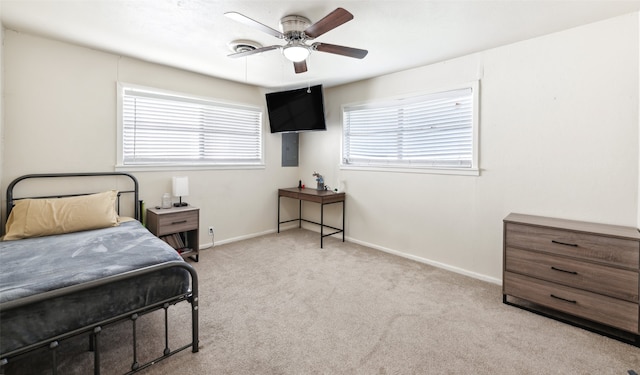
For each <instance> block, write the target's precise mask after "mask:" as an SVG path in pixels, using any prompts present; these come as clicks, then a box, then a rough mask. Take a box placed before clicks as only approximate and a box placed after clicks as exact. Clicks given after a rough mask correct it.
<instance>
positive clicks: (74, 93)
mask: <svg viewBox="0 0 640 375" xmlns="http://www.w3.org/2000/svg"><path fill="white" fill-rule="evenodd" d="M4 40H5V46H4V68H5V71H6V75H5V76H4V78H5V82H4V92H3V94H4V95H3V96H4V99H5V115H6V117H5V126H4V135H5V139H6V142H5V145H4V146H5V149H4V156H5V157H4V159H3V160H2V168H1V170H2V191H5V189H6V186H7V184H8V183H9V182H10V181H11V180H12V179H14V178H15V177H18V176H20V175H23V174H27V173H43V172H78V171H82V172H84V171H113V170H114V166H115V162H116V82H117V81H123V82H127V83H134V84H139V85H144V86H150V87H157V88H161V89H165V90H173V91H178V92H185V93H190V94H195V95H199V96H204V97H211V98H218V99H223V100H225V101H229V102H238V103H246V104H250V105H258V106H262V107H264V94H263V92H262V90H261V89H260V88H257V87H253V86H248V85H242V84H237V83H232V82H229V81H225V80H221V79H215V78H211V77H207V76H203V75H199V74H195V73H190V72H186V71H182V70H179V69H172V68H168V67H165V66H160V65H156V64H151V63H148V62H144V61H139V60H135V59H130V58H124V57H120V56H117V55H113V54H109V53H105V52H100V51H96V50H92V49H88V48H84V47H79V46H75V45H71V44H66V43H62V42H57V41H53V40H49V39H45V38H40V37H36V36H32V35H28V34H22V33H17V32H15V31H12V30H5V35H4ZM265 116H266V115H265ZM265 126H266V124H265ZM280 142H281V139H280V137H279V136H278V135H271V134H270V133H269V132H268V128H267V127H265V154H266V161H267V165H266V168H264V169H258V170H205V171H182V172H178V171H164V172H133V174H134V175H135V176H136V177H137V178H138V180H139V182H140V187H141V199H143V200H144V201H145V202H146V204H147V206H148V207H149V206H155V205H157V204H159V203H160V197H161V195H162V193H164V192H170V191H171V176H175V175H187V176H189V177H190V179H189V190H190V191H189V193H190V194H189V196H188V197H186V198H185V201H187V202H189V203H190V204H192V205H195V206H198V207H200V209H201V212H200V242H201V244H207V243H210V242H211V240H210V238H209V236H208V235H207V230H206V229H207V227H208V226H209V225H212V226H214V227H215V230H216V242H224V241H228V240H231V239H236V238H242V237H245V236H251V235H256V234H260V233H264V232H268V231H273V230H274V229H275V224H276V207H277V194H276V191H277V188H278V187H281V186H283V185H287V186H288V185H293V184H295V183H296V182H297V181H298V171H297V168H281V167H280V147H281V143H280Z"/></svg>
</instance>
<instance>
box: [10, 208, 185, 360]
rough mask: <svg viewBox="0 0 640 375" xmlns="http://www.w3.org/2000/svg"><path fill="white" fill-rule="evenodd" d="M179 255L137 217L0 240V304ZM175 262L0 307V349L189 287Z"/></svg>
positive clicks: (21, 345) (21, 344)
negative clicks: (92, 227) (58, 294)
mask: <svg viewBox="0 0 640 375" xmlns="http://www.w3.org/2000/svg"><path fill="white" fill-rule="evenodd" d="M169 261H181V262H183V260H182V257H181V256H180V255H179V254H178V253H177V252H176V251H175V250H174V249H173V248H172V247H171V246H169V245H168V244H166V243H165V242H164V241H162V240H160V239H158V238H157V237H155V236H154V235H152V234H151V233H150V232H149V231H148V230H147V229H146V228H144V227H143V226H142V225H141V224H140V222H138V221H128V222H124V223H121V224H120V225H119V226H116V227H110V228H104V229H97V230H91V231H83V232H76V233H68V234H61V235H54V236H47V237H40V238H29V239H23V240H17V241H5V242H0V303H5V302H8V301H14V300H17V299H21V298H25V297H29V296H34V295H37V294H39V293H43V292H47V291H52V290H56V289H59V288H63V287H67V286H71V285H77V284H82V283H86V282H89V281H95V280H98V279H101V278H104V277H108V276H113V275H118V274H121V273H123V272H128V271H133V270H136V269H140V268H143V267H148V266H152V265H155V264H160V263H164V262H169ZM189 286H190V277H189V273H188V272H187V271H186V270H185V269H183V268H180V267H174V268H169V269H164V270H161V271H157V272H153V273H150V274H147V275H143V276H137V277H135V278H132V279H128V280H120V281H116V282H113V283H110V284H108V285H105V286H99V287H95V288H92V289H88V290H85V291H81V292H76V293H74V294H71V295H66V296H61V297H55V298H52V299H48V300H45V301H41V302H34V303H30V304H28V305H26V306H21V307H17V308H11V309H8V310H7V309H3V310H2V311H0V353H8V352H10V351H13V350H15V349H18V348H22V347H24V346H27V345H31V344H34V343H36V342H38V341H40V340H44V339H48V338H51V337H55V336H57V335H60V334H63V333H66V332H70V331H73V330H75V329H78V328H81V327H85V326H88V325H91V324H94V323H97V322H101V321H104V320H107V319H111V318H113V317H115V316H118V315H120V314H123V313H126V312H128V311H132V310H134V309H137V308H141V307H144V306H148V305H150V304H153V303H157V302H160V301H164V300H166V299H168V298H171V297H173V296H177V295H181V294H185V293H187V292H189Z"/></svg>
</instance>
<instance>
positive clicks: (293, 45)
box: [224, 8, 368, 73]
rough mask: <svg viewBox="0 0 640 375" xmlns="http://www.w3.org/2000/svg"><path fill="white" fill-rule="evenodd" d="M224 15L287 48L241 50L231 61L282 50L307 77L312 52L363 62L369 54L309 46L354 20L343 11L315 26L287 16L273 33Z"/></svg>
mask: <svg viewBox="0 0 640 375" xmlns="http://www.w3.org/2000/svg"><path fill="white" fill-rule="evenodd" d="M224 15H225V16H227V17H229V18H231V19H232V20H235V21H238V22H240V23H242V24H245V25H247V26H251V27H254V28H256V29H258V30H260V31H263V32H265V33H267V34H269V35H273V36H275V37H276V38H278V39H284V40H285V41H286V42H287V44H285V45H284V46H281V45H273V46H267V47H260V48H248V49H245V50H241V51H240V52H236V53H232V54H230V55H229V57H244V56H249V55H254V54H257V53H262V52H266V51H271V50H274V49H282V53H283V54H284V56H285V57H286V58H287V59H289V60H290V61H292V62H293V67H294V69H295V72H296V73H304V72H306V71H307V61H306V60H307V57H308V56H309V54H310V53H311V51H319V52H327V53H333V54H336V55H342V56H347V57H353V58H356V59H362V58H364V57H365V56H366V55H367V53H368V51H367V50H364V49H358V48H351V47H345V46H339V45H335V44H328V43H320V42H315V43H313V44H310V45H309V44H307V43H306V42H307V41H308V40H313V39H315V38H317V37H319V36H320V35H322V34H324V33H326V32H327V31H330V30H333V29H335V28H336V27H338V26H340V25H342V24H343V23H346V22H348V21H351V20H352V19H353V14H351V13H349V12H348V11H347V10H345V9H343V8H337V9H336V10H334V11H333V12H331V13H329V14H328V15H326V16H325V17H324V18H323V19H321V20H320V21H318V22H316V23H314V24H311V21H309V19H307V18H305V17H302V16H297V15H289V16H285V17H283V18H282V19H281V20H280V29H281V31H278V30H276V29H272V28H271V27H269V26H267V25H264V24H262V23H260V22H258V21H256V20H253V19H251V18H249V17H247V16H245V15H242V14H240V13H238V12H227V13H225V14H224Z"/></svg>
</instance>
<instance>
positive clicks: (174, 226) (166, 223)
mask: <svg viewBox="0 0 640 375" xmlns="http://www.w3.org/2000/svg"><path fill="white" fill-rule="evenodd" d="M199 225H200V209H199V208H197V207H193V206H185V207H171V208H149V209H147V228H148V229H149V231H150V232H151V233H153V234H154V235H156V236H158V237H160V238H162V239H163V240H165V241H167V243H169V245H171V246H172V247H173V248H175V249H176V250H178V252H180V255H182V257H183V258H191V259H193V260H195V261H196V262H197V261H198V257H199V253H200V251H199V246H200V245H199V243H198V238H199V237H198V236H199V233H198V228H199Z"/></svg>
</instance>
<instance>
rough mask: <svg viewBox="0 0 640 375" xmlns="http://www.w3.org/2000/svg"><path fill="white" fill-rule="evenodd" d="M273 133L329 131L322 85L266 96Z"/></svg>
mask: <svg viewBox="0 0 640 375" xmlns="http://www.w3.org/2000/svg"><path fill="white" fill-rule="evenodd" d="M266 99H267V112H268V113H269V124H270V126H271V133H283V132H299V131H308V130H327V127H326V125H325V122H324V102H323V98H322V85H317V86H312V87H309V88H302V89H296V90H289V91H281V92H273V93H269V94H266Z"/></svg>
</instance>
